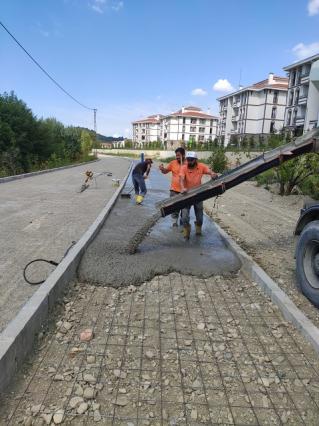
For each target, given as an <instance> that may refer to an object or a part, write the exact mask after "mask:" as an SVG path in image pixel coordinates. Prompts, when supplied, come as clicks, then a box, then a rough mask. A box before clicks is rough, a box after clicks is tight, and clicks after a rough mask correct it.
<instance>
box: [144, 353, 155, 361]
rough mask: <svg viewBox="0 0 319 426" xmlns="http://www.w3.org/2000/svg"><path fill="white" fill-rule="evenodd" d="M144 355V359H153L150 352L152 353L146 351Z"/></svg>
mask: <svg viewBox="0 0 319 426" xmlns="http://www.w3.org/2000/svg"><path fill="white" fill-rule="evenodd" d="M145 355H146V358H148V359H153V358H154V352H152V351H146V352H145Z"/></svg>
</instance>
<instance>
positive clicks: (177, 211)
mask: <svg viewBox="0 0 319 426" xmlns="http://www.w3.org/2000/svg"><path fill="white" fill-rule="evenodd" d="M177 194H179V192H176V191H172V190H170V191H169V196H170V197H174V195H177ZM179 213H180V210H176V212H174V213H172V214H171V217H172V219H173V220H174V221H175V220H176V219H178V216H179Z"/></svg>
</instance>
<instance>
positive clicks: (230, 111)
mask: <svg viewBox="0 0 319 426" xmlns="http://www.w3.org/2000/svg"><path fill="white" fill-rule="evenodd" d="M287 90H288V78H286V77H279V76H274V74H273V73H270V74H269V76H268V78H267V79H265V80H262V81H260V82H258V83H255V84H253V85H252V86H248V87H244V88H240V89H239V90H238V91H236V92H233V93H231V94H229V95H226V96H222V97H220V98H218V99H217V100H218V101H219V113H220V121H219V126H218V139H219V140H223V142H224V144H225V145H226V146H227V145H228V143H229V142H230V141H231V139H232V137H234V136H236V138H238V140H239V141H242V140H243V138H244V137H250V136H253V137H255V136H256V135H263V136H269V135H270V134H272V133H277V132H279V131H280V130H282V128H283V126H284V117H285V109H286V99H287Z"/></svg>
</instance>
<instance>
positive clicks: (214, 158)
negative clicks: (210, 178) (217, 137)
mask: <svg viewBox="0 0 319 426" xmlns="http://www.w3.org/2000/svg"><path fill="white" fill-rule="evenodd" d="M207 161H208V164H209V165H210V167H211V168H212V169H213V170H214V172H216V173H223V172H224V171H226V170H227V162H228V161H227V156H226V152H225V149H223V148H217V149H216V150H215V151H213V152H212V155H211V156H210V157H208V159H207Z"/></svg>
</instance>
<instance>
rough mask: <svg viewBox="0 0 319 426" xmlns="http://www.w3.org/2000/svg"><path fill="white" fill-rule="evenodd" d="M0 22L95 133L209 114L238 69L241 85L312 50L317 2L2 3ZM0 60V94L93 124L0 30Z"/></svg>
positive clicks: (318, 28)
mask: <svg viewBox="0 0 319 426" xmlns="http://www.w3.org/2000/svg"><path fill="white" fill-rule="evenodd" d="M0 20H1V21H2V22H3V24H4V25H6V26H7V27H8V29H9V30H10V31H11V32H12V33H13V34H14V35H15V37H16V38H17V39H18V40H19V41H20V42H21V43H22V44H23V45H24V47H25V48H26V49H27V50H28V51H29V52H30V53H31V54H32V55H33V56H34V57H35V58H36V59H37V60H38V62H39V63H40V64H41V65H42V66H43V67H44V68H45V69H46V70H47V71H48V72H49V73H50V74H51V75H52V76H53V77H54V78H55V79H56V80H57V81H58V82H59V83H60V84H61V85H62V86H63V87H64V88H65V89H66V90H67V91H69V92H70V93H71V94H72V95H73V96H74V97H76V98H77V99H78V100H79V101H81V102H82V103H84V104H85V105H88V106H90V107H94V108H97V109H98V115H97V118H98V120H97V126H98V131H99V132H100V133H102V134H105V135H125V136H129V135H130V133H131V121H132V120H135V119H140V118H141V117H144V116H146V115H150V114H153V113H163V114H166V113H170V112H171V111H173V110H176V109H178V108H180V107H181V106H183V105H184V106H186V105H189V104H192V105H197V106H200V107H202V108H203V109H205V110H207V109H208V108H209V109H210V111H211V112H212V113H215V114H217V112H218V104H217V102H216V98H217V97H218V96H221V95H223V94H225V93H226V92H227V90H231V88H237V87H238V84H239V78H240V73H241V83H242V85H248V84H251V83H254V82H256V81H259V80H262V79H264V78H266V76H267V75H268V73H269V72H270V71H272V72H274V73H276V74H279V75H284V72H283V70H282V67H283V66H285V65H288V64H290V63H293V62H294V61H296V60H299V59H300V58H302V57H305V56H310V55H312V54H315V53H318V52H319V0H268V1H267V2H264V1H261V0H224V1H217V0H41V1H40V0H28V1H26V0H2V1H1V3H0ZM0 60H1V66H0V92H1V93H2V92H4V91H11V90H14V91H15V92H16V94H17V96H18V97H19V98H21V99H23V100H24V101H25V102H26V103H27V105H28V106H29V107H30V108H31V109H32V110H33V111H34V113H35V114H36V115H37V116H38V117H56V118H57V119H58V120H60V121H62V122H63V123H64V124H72V125H81V126H85V127H89V128H93V113H92V112H91V111H88V110H86V109H83V108H81V107H80V106H79V105H77V104H76V103H74V102H73V101H72V100H71V99H69V98H68V97H66V96H65V95H64V94H63V93H62V92H60V91H59V89H58V88H57V87H56V86H54V85H53V84H52V82H51V81H50V80H49V79H48V78H47V77H46V76H45V75H44V74H43V73H42V72H41V71H40V70H39V69H38V68H37V67H36V66H35V65H34V64H33V63H32V62H31V61H30V60H29V58H28V57H27V56H26V55H25V53H24V52H23V51H22V50H21V49H20V48H19V47H18V46H17V45H16V44H15V43H14V41H13V40H12V39H11V38H10V37H9V35H8V34H7V33H6V32H5V31H4V30H3V29H2V28H1V27H0ZM219 80H221V81H219ZM217 82H218V84H217V86H216V83H217ZM216 89H219V90H216Z"/></svg>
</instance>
